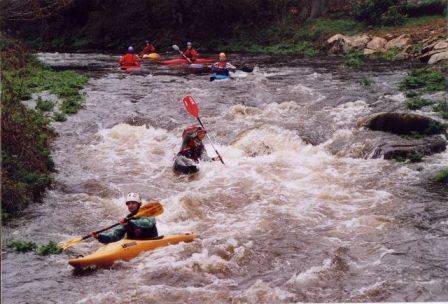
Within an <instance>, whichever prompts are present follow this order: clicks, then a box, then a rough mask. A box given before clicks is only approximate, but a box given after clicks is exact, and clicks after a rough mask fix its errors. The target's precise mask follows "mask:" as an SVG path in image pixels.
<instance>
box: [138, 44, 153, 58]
mask: <svg viewBox="0 0 448 304" xmlns="http://www.w3.org/2000/svg"><path fill="white" fill-rule="evenodd" d="M155 52H156V48H155V47H154V45H153V44H152V43H150V42H149V41H148V40H146V45H145V47H144V49H143V50H142V51H141V52H140V57H143V55H149V54H151V53H155Z"/></svg>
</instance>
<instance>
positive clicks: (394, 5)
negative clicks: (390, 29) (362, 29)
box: [353, 0, 406, 25]
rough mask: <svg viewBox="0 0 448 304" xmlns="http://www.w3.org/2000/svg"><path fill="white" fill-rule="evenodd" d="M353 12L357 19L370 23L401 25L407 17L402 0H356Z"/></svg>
mask: <svg viewBox="0 0 448 304" xmlns="http://www.w3.org/2000/svg"><path fill="white" fill-rule="evenodd" d="M353 13H354V15H355V18H356V19H357V20H359V21H361V22H365V23H366V24H369V25H399V24H402V23H403V22H404V20H405V18H406V15H404V13H403V1H400V0H399V1H396V0H354V1H353Z"/></svg>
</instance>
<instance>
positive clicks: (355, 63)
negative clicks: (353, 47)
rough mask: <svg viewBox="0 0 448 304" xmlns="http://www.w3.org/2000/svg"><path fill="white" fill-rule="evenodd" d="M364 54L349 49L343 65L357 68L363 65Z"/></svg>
mask: <svg viewBox="0 0 448 304" xmlns="http://www.w3.org/2000/svg"><path fill="white" fill-rule="evenodd" d="M364 59H365V56H364V54H363V53H362V52H360V51H350V52H349V53H348V54H347V56H346V59H345V61H344V64H345V66H347V67H349V68H359V67H360V66H362V65H364Z"/></svg>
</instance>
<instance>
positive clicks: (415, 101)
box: [406, 98, 432, 110]
mask: <svg viewBox="0 0 448 304" xmlns="http://www.w3.org/2000/svg"><path fill="white" fill-rule="evenodd" d="M429 105H432V101H430V100H427V99H423V98H412V99H410V100H408V101H407V102H406V106H407V107H408V109H409V110H419V109H421V108H423V107H425V106H429Z"/></svg>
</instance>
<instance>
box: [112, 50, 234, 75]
mask: <svg viewBox="0 0 448 304" xmlns="http://www.w3.org/2000/svg"><path fill="white" fill-rule="evenodd" d="M179 52H180V53H181V54H182V56H183V57H184V58H185V59H186V60H187V61H188V63H190V64H192V63H195V62H196V60H197V59H198V56H199V53H198V51H197V50H196V49H195V48H194V47H193V44H192V43H191V42H187V46H186V49H185V50H184V51H179ZM155 53H156V48H155V47H154V45H153V44H152V43H150V42H149V41H146V45H145V47H144V48H143V50H142V51H141V52H140V53H139V55H136V54H135V50H134V48H133V47H132V46H129V47H128V50H127V53H126V54H125V55H123V56H121V57H120V60H119V64H120V67H121V68H122V69H126V70H128V69H133V68H140V66H141V60H142V58H145V57H144V56H146V55H151V54H155ZM218 57H219V60H218V61H217V62H215V63H214V64H212V65H211V66H210V69H211V71H212V72H213V73H214V74H213V75H212V77H211V79H210V80H215V79H217V78H219V79H221V78H223V77H229V76H230V75H229V72H231V71H233V72H234V71H235V70H236V68H235V67H234V66H233V65H232V64H230V63H229V62H227V56H226V54H225V53H220V54H219V56H218Z"/></svg>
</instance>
